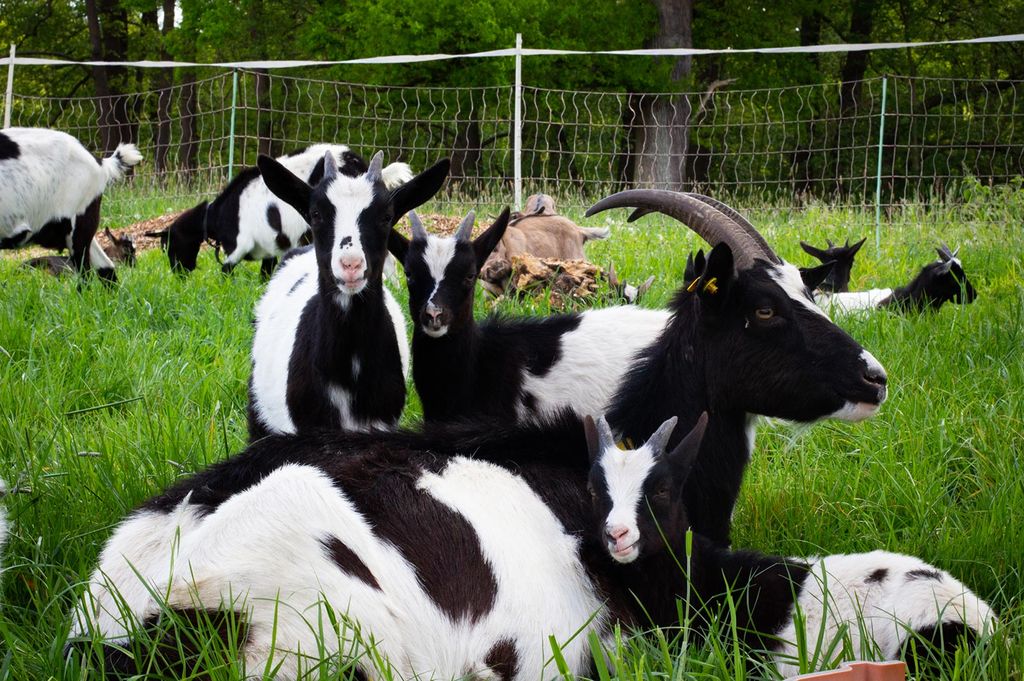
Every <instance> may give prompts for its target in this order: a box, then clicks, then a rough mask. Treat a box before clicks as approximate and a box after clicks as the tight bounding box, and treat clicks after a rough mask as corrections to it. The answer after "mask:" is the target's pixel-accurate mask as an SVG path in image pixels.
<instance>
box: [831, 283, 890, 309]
mask: <svg viewBox="0 0 1024 681" xmlns="http://www.w3.org/2000/svg"><path fill="white" fill-rule="evenodd" d="M891 295H892V289H891V288H873V289H871V290H869V291H848V292H845V293H833V294H830V295H822V296H821V306H822V307H824V308H825V309H828V310H832V311H833V312H838V313H840V314H847V313H850V312H857V311H859V310H873V309H875V308H876V307H878V304H879V303H880V302H882V301H883V300H885V299H886V298H888V297H889V296H891Z"/></svg>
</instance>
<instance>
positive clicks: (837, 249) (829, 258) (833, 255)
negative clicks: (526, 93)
mask: <svg viewBox="0 0 1024 681" xmlns="http://www.w3.org/2000/svg"><path fill="white" fill-rule="evenodd" d="M827 241H828V248H815V247H814V246H812V245H810V244H809V243H806V242H804V241H801V242H800V248H802V249H804V252H805V253H807V254H808V255H813V256H814V257H815V258H817V259H818V260H820V261H821V262H822V263H832V271H831V272H829V274H828V276H827V277H825V279H824V280H823V281H822V282H821V283H820V284H818V290H820V291H826V292H828V293H838V292H841V291H849V290H850V273H851V272H853V259H854V257H855V256H856V255H857V251H859V250H860V248H861V246H863V245H864V242H865V241H867V237H864V238H863V239H861V240H860V241H858V242H857V243H855V244H854V245H852V246H851V245H850V240H849V239H847V240H846V244H845V245H843V246H836V245H835V244H834V243H832V240H831V239H828V240H827ZM801 270H803V268H801Z"/></svg>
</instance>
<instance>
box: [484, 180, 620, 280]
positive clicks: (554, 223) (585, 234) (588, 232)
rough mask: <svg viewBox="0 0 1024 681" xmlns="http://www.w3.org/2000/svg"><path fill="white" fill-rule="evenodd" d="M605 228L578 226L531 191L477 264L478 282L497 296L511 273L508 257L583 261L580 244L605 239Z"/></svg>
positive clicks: (606, 236) (543, 198) (607, 232)
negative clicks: (494, 244) (524, 203)
mask: <svg viewBox="0 0 1024 681" xmlns="http://www.w3.org/2000/svg"><path fill="white" fill-rule="evenodd" d="M610 234H611V231H610V230H609V229H607V228H605V227H601V228H597V227H580V226H578V225H577V224H576V223H575V222H573V221H572V220H570V219H568V218H566V217H562V216H561V215H557V214H556V213H555V203H554V200H553V199H552V198H551V197H550V196H547V195H545V194H534V195H532V196H530V197H529V198H528V199H527V200H526V210H525V211H524V212H523V213H516V214H515V215H513V216H512V218H511V219H510V220H509V223H508V227H507V228H506V229H505V231H504V233H503V234H502V237H501V239H500V240H499V242H498V244H497V245H496V246H495V247H494V250H493V252H492V253H491V255H490V256H489V257H488V259H487V261H486V262H485V263H484V265H483V266H482V267H480V268H479V269H480V273H479V277H480V282H481V284H482V285H483V287H484V288H485V289H486V290H487V291H489V292H490V293H493V294H494V295H501V294H502V293H504V292H505V289H506V288H507V286H508V283H509V277H510V276H511V273H512V258H513V257H514V256H518V255H531V256H533V257H535V258H549V259H552V260H586V259H587V254H586V253H585V252H584V250H583V246H584V245H585V244H586V243H587V242H588V241H592V240H595V239H607V238H608V236H609V235H610Z"/></svg>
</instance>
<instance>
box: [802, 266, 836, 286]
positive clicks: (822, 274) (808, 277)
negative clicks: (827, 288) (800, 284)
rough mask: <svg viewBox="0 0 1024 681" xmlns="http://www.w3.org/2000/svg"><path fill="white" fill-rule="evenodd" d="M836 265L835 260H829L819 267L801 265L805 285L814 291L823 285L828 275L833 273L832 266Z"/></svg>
mask: <svg viewBox="0 0 1024 681" xmlns="http://www.w3.org/2000/svg"><path fill="white" fill-rule="evenodd" d="M835 265H836V261H835V260H829V261H828V262H827V263H825V264H824V265H818V266H817V267H801V268H800V278H801V279H803V281H804V286H806V287H807V288H809V289H810V290H812V291H813V290H814V289H816V288H818V287H819V286H821V282H823V281H825V279H827V278H828V275H830V274H832V268H833V267H835Z"/></svg>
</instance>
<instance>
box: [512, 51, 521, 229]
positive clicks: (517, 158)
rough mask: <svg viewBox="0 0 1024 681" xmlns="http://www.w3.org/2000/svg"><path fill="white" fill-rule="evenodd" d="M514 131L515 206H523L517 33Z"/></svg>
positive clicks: (519, 63)
mask: <svg viewBox="0 0 1024 681" xmlns="http://www.w3.org/2000/svg"><path fill="white" fill-rule="evenodd" d="M513 118H514V120H513V123H512V125H513V126H514V129H513V132H512V174H513V176H514V179H513V182H514V184H515V207H516V210H521V209H522V207H523V34H522V33H516V91H515V112H514V113H513Z"/></svg>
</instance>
